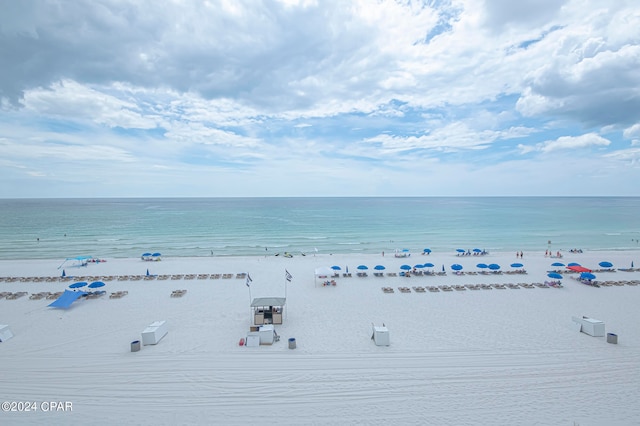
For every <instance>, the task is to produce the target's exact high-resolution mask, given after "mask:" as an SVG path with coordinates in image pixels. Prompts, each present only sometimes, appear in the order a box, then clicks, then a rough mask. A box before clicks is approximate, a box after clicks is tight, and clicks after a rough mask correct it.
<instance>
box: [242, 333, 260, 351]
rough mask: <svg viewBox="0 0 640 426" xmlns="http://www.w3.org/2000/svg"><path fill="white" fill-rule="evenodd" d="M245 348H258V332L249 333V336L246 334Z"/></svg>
mask: <svg viewBox="0 0 640 426" xmlns="http://www.w3.org/2000/svg"><path fill="white" fill-rule="evenodd" d="M245 346H247V347H249V348H257V347H258V346H260V332H259V331H250V332H249V334H247V340H246V342H245Z"/></svg>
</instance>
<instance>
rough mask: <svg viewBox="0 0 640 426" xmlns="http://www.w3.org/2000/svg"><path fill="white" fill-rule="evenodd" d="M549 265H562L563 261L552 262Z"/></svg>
mask: <svg viewBox="0 0 640 426" xmlns="http://www.w3.org/2000/svg"><path fill="white" fill-rule="evenodd" d="M551 266H564V263H562V262H553V263H552V264H551Z"/></svg>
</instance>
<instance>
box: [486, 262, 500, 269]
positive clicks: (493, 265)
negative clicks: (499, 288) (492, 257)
mask: <svg viewBox="0 0 640 426" xmlns="http://www.w3.org/2000/svg"><path fill="white" fill-rule="evenodd" d="M488 268H489V269H491V270H492V271H497V270H498V269H500V265H498V264H497V263H491V264H489V266H488Z"/></svg>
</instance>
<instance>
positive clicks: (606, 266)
mask: <svg viewBox="0 0 640 426" xmlns="http://www.w3.org/2000/svg"><path fill="white" fill-rule="evenodd" d="M598 265H600V266H602V267H603V268H611V267H613V263H611V262H600V263H598Z"/></svg>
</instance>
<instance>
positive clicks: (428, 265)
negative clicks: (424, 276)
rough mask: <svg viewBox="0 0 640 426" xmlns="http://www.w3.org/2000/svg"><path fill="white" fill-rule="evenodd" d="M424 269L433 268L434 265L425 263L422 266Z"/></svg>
mask: <svg viewBox="0 0 640 426" xmlns="http://www.w3.org/2000/svg"><path fill="white" fill-rule="evenodd" d="M422 266H424V267H425V268H433V267H434V266H435V265H434V264H433V263H425V264H424V265H422Z"/></svg>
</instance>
